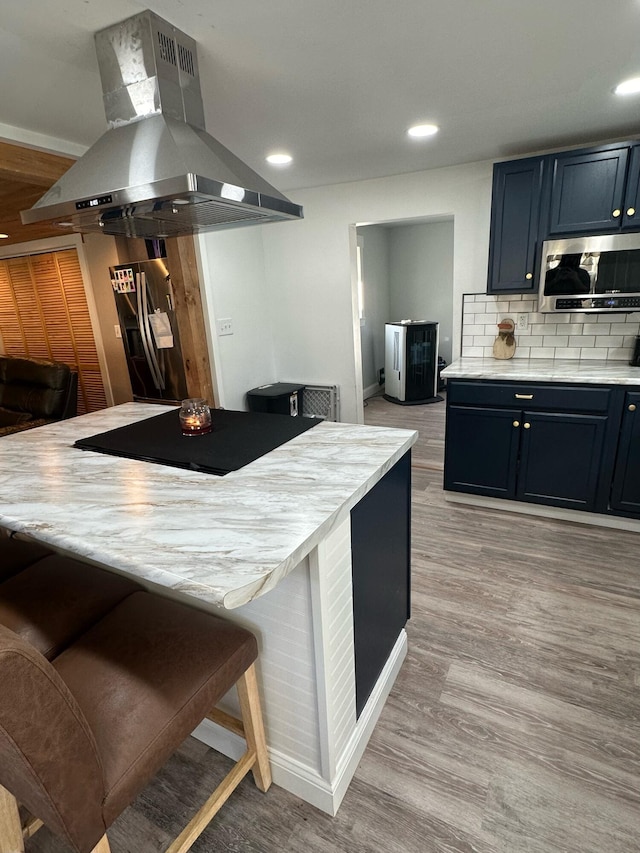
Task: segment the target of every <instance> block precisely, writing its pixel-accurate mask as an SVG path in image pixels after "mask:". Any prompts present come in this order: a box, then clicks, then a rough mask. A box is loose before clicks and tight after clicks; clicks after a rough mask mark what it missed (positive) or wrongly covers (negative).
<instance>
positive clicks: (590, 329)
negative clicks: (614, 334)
mask: <svg viewBox="0 0 640 853" xmlns="http://www.w3.org/2000/svg"><path fill="white" fill-rule="evenodd" d="M605 329H606V331H605ZM582 334H583V335H608V334H609V323H605V324H604V325H603V324H602V323H593V322H591V323H585V324H584V326H583V328H582Z"/></svg>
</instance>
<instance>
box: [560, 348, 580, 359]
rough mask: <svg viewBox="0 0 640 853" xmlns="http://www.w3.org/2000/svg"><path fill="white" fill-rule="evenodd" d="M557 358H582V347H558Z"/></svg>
mask: <svg viewBox="0 0 640 853" xmlns="http://www.w3.org/2000/svg"><path fill="white" fill-rule="evenodd" d="M556 358H580V347H556Z"/></svg>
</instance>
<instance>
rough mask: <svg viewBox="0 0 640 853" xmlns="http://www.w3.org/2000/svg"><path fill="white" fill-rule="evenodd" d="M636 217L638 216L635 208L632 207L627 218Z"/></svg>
mask: <svg viewBox="0 0 640 853" xmlns="http://www.w3.org/2000/svg"><path fill="white" fill-rule="evenodd" d="M635 215H636V209H635V207H630V208H629V210H627V216H635Z"/></svg>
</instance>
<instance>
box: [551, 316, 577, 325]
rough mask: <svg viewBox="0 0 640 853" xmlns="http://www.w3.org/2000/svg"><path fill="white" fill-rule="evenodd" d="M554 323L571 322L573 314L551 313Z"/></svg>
mask: <svg viewBox="0 0 640 853" xmlns="http://www.w3.org/2000/svg"><path fill="white" fill-rule="evenodd" d="M551 316H552V317H553V320H554V322H555V323H571V321H572V319H573V314H552V315H551Z"/></svg>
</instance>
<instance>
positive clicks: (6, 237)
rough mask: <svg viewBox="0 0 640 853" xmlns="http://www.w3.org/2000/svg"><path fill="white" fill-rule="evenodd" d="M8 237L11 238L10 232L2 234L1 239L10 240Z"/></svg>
mask: <svg viewBox="0 0 640 853" xmlns="http://www.w3.org/2000/svg"><path fill="white" fill-rule="evenodd" d="M8 239H9V235H8V234H0V240H8Z"/></svg>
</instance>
